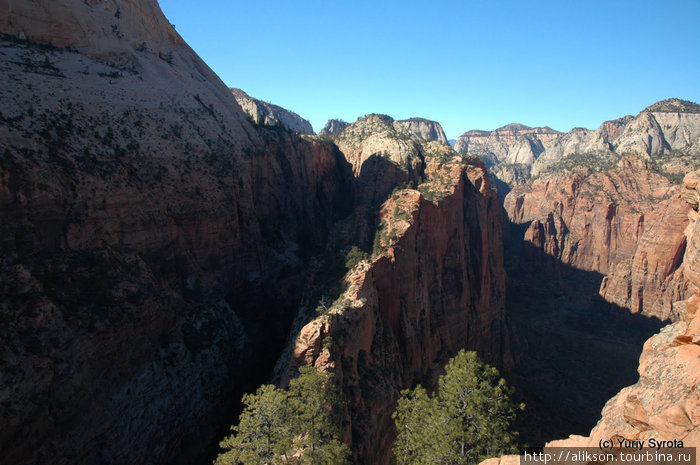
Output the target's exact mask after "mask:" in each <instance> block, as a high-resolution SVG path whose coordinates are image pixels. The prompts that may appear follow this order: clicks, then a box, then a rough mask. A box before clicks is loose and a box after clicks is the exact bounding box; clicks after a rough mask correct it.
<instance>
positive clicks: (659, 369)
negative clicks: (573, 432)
mask: <svg viewBox="0 0 700 465" xmlns="http://www.w3.org/2000/svg"><path fill="white" fill-rule="evenodd" d="M699 183H700V171H696V172H694V173H690V174H688V175H687V176H686V177H685V180H684V183H683V191H682V193H681V196H682V197H683V199H684V200H686V201H687V202H689V203H690V205H691V206H692V210H691V211H690V213H689V218H690V224H689V225H688V228H687V229H686V235H687V237H688V248H687V250H686V252H685V257H684V261H683V271H684V273H685V275H686V277H687V279H688V280H690V281H691V282H692V283H693V284H694V286H695V288H696V289H698V288H699V287H700V279H698V277H699V276H700V274H699V271H700V261H699V260H698V259H699V257H700V252H699V250H700V248H699V247H698V246H699V245H700V225H699V224H698V222H697V219H698V213H697V209H698V203H699V202H700V191H699V190H698V188H699V187H700V184H699ZM699 302H700V295H699V294H698V293H697V292H696V293H695V294H694V295H692V296H691V297H690V298H689V299H687V300H685V301H683V302H679V303H677V305H676V306H677V307H678V311H679V312H680V313H681V318H680V319H679V320H678V321H676V322H675V323H673V324H670V325H668V326H666V327H665V328H663V329H662V330H661V332H660V333H659V334H657V335H655V336H653V337H652V338H651V339H649V340H648V341H647V342H646V343H645V344H644V350H643V352H642V355H641V357H640V359H639V381H638V382H637V383H635V384H633V385H632V386H629V387H626V388H625V389H623V390H622V391H620V393H619V394H618V395H616V396H615V397H613V398H612V399H611V400H610V401H609V402H608V403H607V404H606V406H605V408H604V409H603V412H602V418H601V420H600V422H598V424H597V425H596V427H595V428H593V430H592V431H591V433H590V435H589V436H588V437H582V436H572V437H570V438H569V439H566V440H561V441H553V442H551V443H550V444H549V445H550V446H591V447H597V446H598V442H599V440H600V439H610V438H613V437H619V438H624V439H628V440H646V439H650V438H654V439H657V440H681V441H683V444H684V446H686V447H698V446H700V414H699V412H700V394H699V393H698V383H700V311H698V310H699V307H700V305H698V303H699Z"/></svg>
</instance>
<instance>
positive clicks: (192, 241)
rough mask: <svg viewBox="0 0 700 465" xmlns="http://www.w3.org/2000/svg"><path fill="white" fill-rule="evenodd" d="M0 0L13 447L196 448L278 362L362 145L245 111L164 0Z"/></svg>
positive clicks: (7, 411)
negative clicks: (338, 143) (349, 148)
mask: <svg viewBox="0 0 700 465" xmlns="http://www.w3.org/2000/svg"><path fill="white" fill-rule="evenodd" d="M0 9H2V10H1V13H2V14H0V18H2V22H0V30H1V31H2V32H4V33H8V34H14V35H15V37H11V36H2V38H0V57H1V58H2V59H1V60H0V75H1V77H2V80H3V82H7V83H12V85H8V86H2V88H1V89H0V94H1V95H0V99H1V100H2V102H3V106H2V109H1V112H2V114H1V115H0V140H1V141H2V146H1V147H0V237H1V238H2V239H0V252H1V253H2V259H1V260H0V296H1V298H0V331H1V332H2V335H3V336H2V341H1V342H0V366H1V369H0V424H2V425H4V426H5V427H3V428H1V429H0V449H1V450H2V451H3V457H4V460H7V461H8V462H9V463H47V462H49V461H50V462H52V463H57V464H81V463H167V462H174V463H192V462H193V461H194V460H195V459H196V457H197V456H198V455H202V454H203V453H209V451H203V449H204V448H206V445H208V444H211V443H213V442H215V441H216V440H217V439H218V438H219V437H220V434H221V430H220V428H221V427H222V426H223V425H228V424H230V423H231V421H232V418H231V416H232V413H233V408H234V404H235V403H236V402H237V400H238V399H239V398H240V394H241V393H242V392H244V391H249V390H252V389H254V388H255V386H257V385H258V384H260V383H261V382H262V381H264V380H265V378H266V377H267V376H268V374H269V369H270V367H271V366H272V364H273V363H274V360H275V359H276V357H277V356H278V353H279V351H280V350H281V348H282V346H283V344H284V338H285V336H286V334H287V332H288V330H289V325H290V324H291V321H292V319H293V317H294V312H295V310H296V307H297V304H298V300H299V298H300V293H301V288H302V283H303V279H304V274H303V273H304V270H305V269H306V264H307V262H308V259H309V257H310V256H311V255H312V254H314V253H315V252H316V251H317V250H318V249H320V248H322V247H323V244H324V243H325V241H326V237H327V234H328V231H329V230H330V228H331V225H332V224H333V222H334V221H336V220H337V219H339V218H341V217H343V216H344V215H346V214H347V213H348V212H349V211H350V206H351V204H352V192H353V189H352V182H353V181H352V177H351V171H350V165H349V164H347V163H346V162H345V161H344V159H343V157H342V154H341V153H340V152H339V151H338V150H337V148H336V147H335V146H334V145H333V144H331V143H325V142H318V141H308V140H305V139H302V138H300V137H299V136H296V135H293V134H290V133H287V132H285V131H284V130H281V129H275V128H272V129H270V128H263V127H254V126H253V125H251V124H249V123H248V121H247V117H246V115H245V114H244V113H243V112H242V111H241V109H240V108H239V107H238V105H237V104H236V103H235V100H234V98H233V96H232V95H231V93H230V91H229V90H228V88H227V87H226V86H225V85H224V84H223V83H222V82H221V81H220V80H219V79H218V78H217V77H216V76H215V75H214V74H213V73H212V72H211V70H209V68H208V67H207V66H206V65H205V64H204V63H203V62H201V60H200V59H199V58H198V57H197V56H196V55H195V54H194V53H193V52H192V51H191V50H190V49H189V48H188V47H187V46H186V45H184V43H183V42H182V41H181V40H180V39H179V37H178V36H177V34H176V33H175V32H174V31H173V30H172V27H171V26H170V25H169V23H167V21H166V20H165V18H164V17H163V16H162V13H160V10H159V8H158V6H157V4H156V3H155V2H150V1H142V2H131V1H116V2H107V1H105V2H80V1H75V2H68V1H65V2H34V3H32V4H31V5H30V4H29V3H26V2H19V1H9V2H3V3H2V4H1V5H0ZM112 23H114V24H115V25H116V26H117V27H116V28H112V27H111V25H112ZM20 32H21V34H20ZM17 35H19V36H22V37H27V38H29V39H31V40H36V41H41V42H48V43H53V44H54V45H61V46H63V45H69V46H71V47H73V48H72V49H70V50H68V49H58V48H54V47H51V46H46V45H40V44H36V43H33V42H26V41H23V40H17V38H16V36H17ZM222 412H225V413H222ZM210 457H211V455H209V456H208V457H207V458H206V461H209V460H210Z"/></svg>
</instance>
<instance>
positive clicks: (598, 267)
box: [504, 156, 689, 319]
mask: <svg viewBox="0 0 700 465" xmlns="http://www.w3.org/2000/svg"><path fill="white" fill-rule="evenodd" d="M677 191H678V188H677V187H674V186H673V185H672V184H671V183H670V182H669V181H668V179H667V178H665V177H664V176H661V175H659V174H657V173H656V172H655V171H654V170H652V169H651V168H650V166H649V165H648V163H647V162H646V161H645V160H643V159H641V158H639V157H637V156H628V157H625V158H623V159H621V160H620V161H619V162H618V163H617V164H616V165H615V166H613V167H611V168H610V169H607V170H601V171H591V170H590V169H588V168H584V167H580V168H578V169H575V170H572V171H566V172H562V173H560V174H555V175H552V176H546V177H542V178H539V179H536V180H534V181H532V182H530V183H529V184H527V185H523V186H517V187H515V188H514V189H513V190H512V191H511V192H510V193H509V194H508V195H507V196H506V199H505V202H504V208H505V210H506V212H507V213H508V216H509V218H510V220H511V221H513V222H515V223H522V224H528V223H529V227H528V229H527V231H526V232H525V237H524V240H525V242H526V244H529V247H530V248H531V249H534V250H538V251H540V252H539V253H535V254H531V255H530V258H529V259H531V260H538V258H536V257H538V256H541V254H542V253H544V254H545V255H548V256H551V257H554V258H555V259H557V260H558V261H560V262H561V263H564V264H566V265H571V266H573V267H575V268H578V269H582V270H587V271H595V272H598V273H600V274H601V275H603V276H604V278H603V280H602V283H601V287H600V295H601V296H602V297H604V298H605V299H606V300H608V301H610V302H613V303H615V304H617V305H619V306H621V307H623V308H627V309H629V310H631V311H632V312H635V313H638V312H639V313H644V314H646V315H650V316H657V317H659V318H661V319H668V318H675V317H676V316H675V315H674V313H673V311H672V303H673V302H675V301H677V300H679V299H682V298H683V297H685V296H687V295H688V292H689V291H688V290H687V281H686V280H685V278H684V277H683V274H682V272H681V271H680V264H681V260H682V257H683V252H684V250H685V243H686V239H685V236H684V235H683V230H684V229H685V227H686V226H687V224H688V220H687V215H688V210H689V206H688V204H687V203H685V202H683V201H681V200H680V199H679V198H678V195H677ZM527 259H528V258H527V257H526V260H527ZM529 266H531V267H533V269H535V268H537V267H540V266H542V263H539V262H532V263H530V264H529ZM550 271H551V272H553V273H555V274H556V270H550Z"/></svg>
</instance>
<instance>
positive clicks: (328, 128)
mask: <svg viewBox="0 0 700 465" xmlns="http://www.w3.org/2000/svg"><path fill="white" fill-rule="evenodd" d="M348 126H349V124H348V123H346V122H345V121H343V120H339V119H329V120H328V122H327V123H326V125H325V126H323V129H321V132H319V133H318V134H319V135H328V136H335V135H336V134H340V132H341V131H342V130H343V129H345V128H346V127H348Z"/></svg>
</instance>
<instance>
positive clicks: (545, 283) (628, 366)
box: [504, 222, 664, 447]
mask: <svg viewBox="0 0 700 465" xmlns="http://www.w3.org/2000/svg"><path fill="white" fill-rule="evenodd" d="M528 226H529V225H528V224H524V225H518V224H513V223H509V222H507V225H506V227H507V228H508V230H507V231H505V230H504V237H505V240H504V245H505V258H504V260H505V267H506V274H507V276H508V281H507V299H506V312H507V314H508V317H509V319H510V322H511V324H512V328H513V334H514V341H513V344H512V346H511V347H512V350H513V355H514V358H515V361H516V364H515V366H514V368H513V369H512V370H509V371H508V372H507V373H506V377H507V378H508V380H509V382H510V383H511V384H513V385H514V386H515V387H516V389H517V391H518V395H519V396H520V397H521V398H522V399H521V400H522V401H524V402H526V404H527V409H526V411H525V413H523V414H522V415H521V418H520V419H519V420H518V424H517V428H518V430H519V431H520V432H521V440H522V442H523V443H524V444H526V445H528V446H532V447H539V446H542V445H543V444H544V442H547V441H551V440H553V439H560V438H565V437H567V436H568V435H570V434H583V435H585V434H588V433H589V431H590V430H591V428H592V427H593V426H594V425H595V424H596V423H597V421H598V420H599V419H600V412H601V409H602V408H603V406H604V405H605V402H607V401H608V400H609V399H610V398H611V397H613V396H614V395H615V394H617V393H618V392H619V391H620V389H622V388H623V387H625V386H628V385H630V384H633V383H634V382H636V381H637V379H638V374H637V365H638V361H639V355H640V354H641V351H642V346H643V344H644V341H646V340H647V339H648V338H649V337H650V336H651V335H653V334H654V333H656V332H658V330H659V329H660V328H661V327H662V326H663V325H664V322H662V321H660V320H658V319H656V318H649V317H646V316H643V315H639V314H631V313H630V312H629V310H627V309H624V308H621V307H618V306H617V305H614V304H611V303H609V302H607V301H605V300H604V299H603V298H602V297H601V296H600V295H599V294H598V289H599V287H600V283H601V280H602V278H603V275H601V274H600V273H596V272H589V271H584V270H579V269H575V268H573V267H571V266H568V265H566V264H564V263H562V262H560V261H559V260H557V259H556V258H554V257H552V256H549V255H546V254H545V253H543V251H542V250H541V249H538V248H535V247H533V246H532V245H530V244H528V243H526V242H523V240H522V238H523V236H524V232H525V231H526V229H527V227H528Z"/></svg>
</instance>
